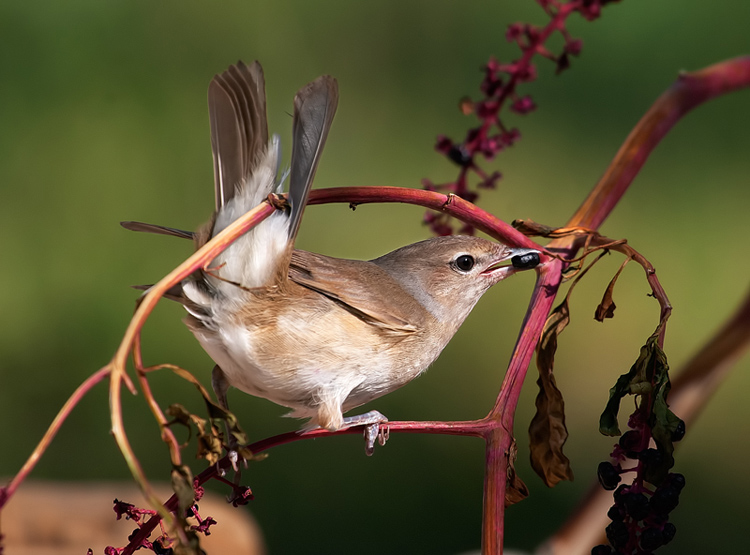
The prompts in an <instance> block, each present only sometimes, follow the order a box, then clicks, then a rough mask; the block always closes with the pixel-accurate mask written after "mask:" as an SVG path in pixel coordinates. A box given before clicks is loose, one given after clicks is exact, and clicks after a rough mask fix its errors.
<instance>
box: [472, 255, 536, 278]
mask: <svg viewBox="0 0 750 555" xmlns="http://www.w3.org/2000/svg"><path fill="white" fill-rule="evenodd" d="M539 255H540V252H539V251H537V250H534V249H522V248H510V249H508V251H507V252H506V254H504V255H503V257H502V258H500V259H499V260H498V261H497V262H494V263H493V264H491V265H490V266H488V267H487V269H486V270H483V271H482V275H488V276H493V277H495V278H496V279H497V281H500V280H503V279H505V278H506V277H509V276H512V275H513V274H515V273H516V272H517V271H519V270H530V269H532V268H536V267H537V266H538V265H539ZM508 261H510V264H509V263H508Z"/></svg>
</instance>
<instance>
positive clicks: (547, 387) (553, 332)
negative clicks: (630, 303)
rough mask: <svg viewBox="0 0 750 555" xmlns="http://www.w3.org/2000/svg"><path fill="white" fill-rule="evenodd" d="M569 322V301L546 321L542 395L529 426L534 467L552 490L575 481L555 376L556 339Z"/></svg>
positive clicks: (539, 357)
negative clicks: (564, 449) (561, 484)
mask: <svg viewBox="0 0 750 555" xmlns="http://www.w3.org/2000/svg"><path fill="white" fill-rule="evenodd" d="M569 322H570V310H569V307H568V298H567V297H566V298H565V300H564V301H563V302H562V303H561V304H560V305H558V306H557V308H555V309H554V310H553V311H552V313H551V314H550V315H549V317H548V318H547V323H546V324H545V326H544V332H543V333H542V338H541V341H540V342H539V350H538V352H537V358H536V364H537V368H538V370H539V379H538V380H537V385H539V393H538V394H537V396H536V414H535V415H534V418H533V419H532V421H531V424H530V425H529V440H530V448H531V466H532V468H533V469H534V471H535V472H536V473H537V474H538V475H539V476H540V477H541V478H542V480H544V483H545V484H547V486H549V487H554V486H555V485H557V484H558V483H559V482H561V481H562V480H573V470H572V469H571V468H570V461H569V460H568V457H566V456H565V454H564V453H563V446H564V445H565V442H566V441H567V439H568V430H567V428H566V426H565V401H564V400H563V396H562V393H561V392H560V390H559V389H558V388H557V383H556V382H555V376H554V375H553V373H552V371H553V369H554V365H555V352H556V351H557V336H558V335H559V334H560V333H561V332H562V331H563V330H564V329H565V327H566V326H567V325H568V323H569Z"/></svg>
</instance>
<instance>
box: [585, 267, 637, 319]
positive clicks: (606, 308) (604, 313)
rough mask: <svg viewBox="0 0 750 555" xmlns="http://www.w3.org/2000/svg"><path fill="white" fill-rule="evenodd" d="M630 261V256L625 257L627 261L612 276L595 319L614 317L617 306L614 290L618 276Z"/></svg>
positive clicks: (595, 313)
mask: <svg viewBox="0 0 750 555" xmlns="http://www.w3.org/2000/svg"><path fill="white" fill-rule="evenodd" d="M628 262H630V258H626V259H625V261H624V262H623V263H622V265H621V266H620V269H619V270H617V273H616V274H615V275H614V277H613V278H612V281H610V282H609V285H608V286H607V289H606V290H605V291H604V296H603V297H602V302H600V303H599V306H597V307H596V311H595V312H594V320H596V321H597V322H604V319H605V318H614V316H615V309H616V308H617V305H616V304H615V301H614V300H613V299H612V292H613V291H614V289H615V283H617V278H618V277H620V274H621V273H622V270H623V268H625V265H626V264H627V263H628Z"/></svg>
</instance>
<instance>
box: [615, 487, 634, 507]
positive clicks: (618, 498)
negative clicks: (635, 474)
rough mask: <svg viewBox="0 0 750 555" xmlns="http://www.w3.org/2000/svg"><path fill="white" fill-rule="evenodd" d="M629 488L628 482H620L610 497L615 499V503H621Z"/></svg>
mask: <svg viewBox="0 0 750 555" xmlns="http://www.w3.org/2000/svg"><path fill="white" fill-rule="evenodd" d="M628 490H630V486H629V485H628V484H620V485H619V487H618V488H617V489H616V490H615V493H614V494H612V497H613V498H614V500H615V505H622V502H623V501H622V500H623V497H624V496H625V494H626V493H627V492H628Z"/></svg>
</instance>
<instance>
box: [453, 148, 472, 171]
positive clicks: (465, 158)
mask: <svg viewBox="0 0 750 555" xmlns="http://www.w3.org/2000/svg"><path fill="white" fill-rule="evenodd" d="M448 158H450V159H451V160H453V161H454V162H455V163H456V164H458V165H459V166H463V167H466V166H468V165H469V164H471V154H469V153H468V152H467V151H466V149H465V148H464V147H463V146H458V145H453V146H452V147H451V148H450V150H448Z"/></svg>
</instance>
